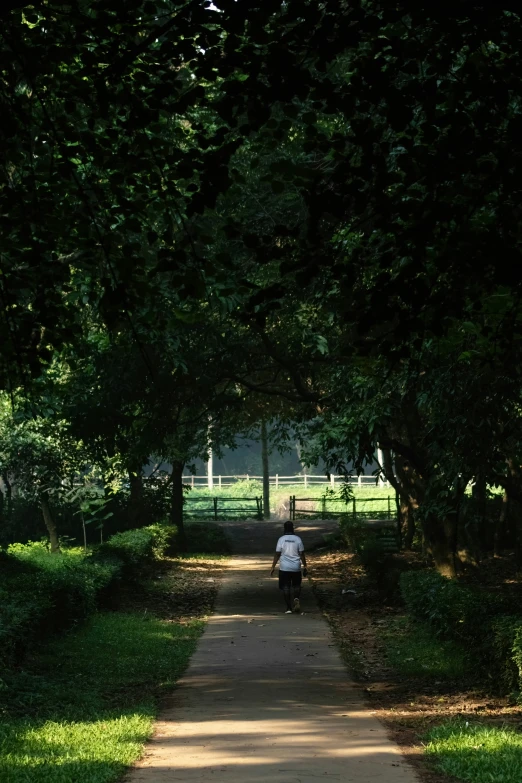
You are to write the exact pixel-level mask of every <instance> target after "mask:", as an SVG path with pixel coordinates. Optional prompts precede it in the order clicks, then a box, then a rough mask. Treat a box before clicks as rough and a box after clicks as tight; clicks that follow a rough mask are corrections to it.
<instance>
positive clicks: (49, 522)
mask: <svg viewBox="0 0 522 783" xmlns="http://www.w3.org/2000/svg"><path fill="white" fill-rule="evenodd" d="M40 508H41V509H42V514H43V518H44V522H45V527H46V528H47V532H48V533H49V541H50V544H51V554H52V555H54V554H58V553H59V552H60V542H59V541H58V531H57V530H56V523H55V521H54V518H53V515H52V511H51V506H50V505H49V497H48V495H47V492H42V493H41V495H40Z"/></svg>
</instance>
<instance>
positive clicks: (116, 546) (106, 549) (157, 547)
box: [95, 525, 177, 580]
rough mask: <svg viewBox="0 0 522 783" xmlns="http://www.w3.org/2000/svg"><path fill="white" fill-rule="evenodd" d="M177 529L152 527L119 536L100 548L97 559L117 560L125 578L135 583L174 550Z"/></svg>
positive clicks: (162, 526) (96, 554) (98, 548)
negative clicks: (148, 569) (156, 560)
mask: <svg viewBox="0 0 522 783" xmlns="http://www.w3.org/2000/svg"><path fill="white" fill-rule="evenodd" d="M176 534H177V528H176V527H174V526H170V525H149V527H142V528H138V529H137V530H126V531H125V532H123V533H116V534H115V535H114V536H112V537H111V538H109V540H108V541H106V542H105V543H104V544H101V545H100V546H98V547H97V548H96V552H95V558H96V559H97V560H100V561H102V562H103V561H104V559H105V558H108V559H109V562H110V561H111V560H112V559H116V560H117V561H119V563H120V567H121V575H122V577H123V578H124V579H129V580H132V579H134V578H136V577H139V576H141V575H142V574H143V572H144V571H145V570H146V569H147V568H148V567H149V566H150V563H151V562H152V561H154V560H155V559H156V558H158V557H162V556H163V555H164V554H165V552H166V551H167V549H169V548H171V547H173V546H174V541H175V538H176Z"/></svg>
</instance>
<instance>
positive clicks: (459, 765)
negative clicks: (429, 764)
mask: <svg viewBox="0 0 522 783" xmlns="http://www.w3.org/2000/svg"><path fill="white" fill-rule="evenodd" d="M424 740H425V743H426V744H425V752H426V753H427V754H428V756H429V757H431V759H432V760H433V762H434V764H435V766H436V768H437V769H438V770H440V771H441V772H444V773H445V774H446V775H451V776H453V778H457V779H458V780H466V781H470V782H472V783H520V779H521V775H522V734H521V733H520V732H518V731H515V730H514V729H510V728H498V727H492V726H484V725H481V724H471V725H470V724H469V723H468V722H467V721H463V720H454V721H448V722H446V723H443V724H441V725H439V726H437V727H435V728H433V729H431V731H429V732H428V734H427V735H426V736H425V738H424Z"/></svg>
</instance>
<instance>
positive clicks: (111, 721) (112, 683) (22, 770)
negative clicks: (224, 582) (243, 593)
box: [0, 612, 203, 783]
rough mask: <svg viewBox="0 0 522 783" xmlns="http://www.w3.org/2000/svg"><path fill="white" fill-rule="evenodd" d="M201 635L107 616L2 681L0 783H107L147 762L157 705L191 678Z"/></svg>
mask: <svg viewBox="0 0 522 783" xmlns="http://www.w3.org/2000/svg"><path fill="white" fill-rule="evenodd" d="M202 629H203V623H202V621H200V620H193V621H190V622H187V623H183V624H181V623H175V622H169V621H164V620H159V619H155V618H153V617H149V618H148V619H147V615H145V614H140V615H137V614H126V613H108V612H107V613H100V614H98V615H95V616H94V617H93V618H92V619H90V620H89V621H88V622H87V623H86V624H85V625H84V626H82V627H81V628H80V629H78V630H75V631H72V632H70V633H68V634H65V635H62V636H61V637H59V638H57V639H55V640H53V641H52V642H51V643H49V644H47V645H46V646H45V648H44V649H43V650H42V652H41V653H40V654H39V655H38V656H36V657H35V658H34V659H33V660H32V661H30V662H29V663H28V665H27V667H26V669H25V671H23V672H16V673H13V674H10V675H9V674H8V675H4V676H5V679H4V680H0V687H1V688H2V697H3V698H2V706H1V707H0V780H1V781H2V783H108V781H114V780H116V779H117V778H118V777H119V776H120V775H121V774H122V773H123V771H124V770H125V768H126V767H127V766H128V765H130V764H132V763H133V762H134V761H135V760H136V759H137V758H138V757H139V756H140V753H141V750H142V747H143V743H144V742H145V741H146V740H147V739H148V737H149V736H150V735H151V732H152V725H153V720H154V718H155V713H156V702H157V698H158V696H159V695H161V693H163V692H164V691H165V690H167V689H169V688H170V689H171V688H172V687H173V685H174V683H175V682H176V680H177V679H178V678H179V676H180V675H181V674H182V672H183V671H184V669H185V667H186V666H187V663H188V661H189V659H190V656H191V655H192V653H193V651H194V649H195V646H196V642H197V639H198V637H199V635H200V633H201V631H202Z"/></svg>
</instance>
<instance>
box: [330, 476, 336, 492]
mask: <svg viewBox="0 0 522 783" xmlns="http://www.w3.org/2000/svg"><path fill="white" fill-rule="evenodd" d="M330 484H331V485H332V489H335V476H334V474H333V473H330Z"/></svg>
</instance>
